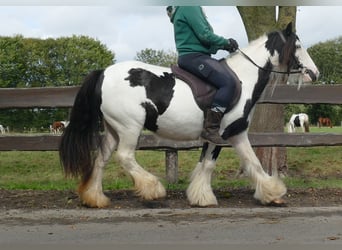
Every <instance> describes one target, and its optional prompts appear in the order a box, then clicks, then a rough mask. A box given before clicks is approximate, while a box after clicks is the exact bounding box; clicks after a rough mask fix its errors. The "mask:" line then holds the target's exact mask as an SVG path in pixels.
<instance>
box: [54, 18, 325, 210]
mask: <svg viewBox="0 0 342 250" xmlns="http://www.w3.org/2000/svg"><path fill="white" fill-rule="evenodd" d="M223 63H226V64H227V65H228V66H229V67H230V68H231V69H232V70H233V71H234V72H235V73H236V75H237V77H238V79H239V81H241V85H240V86H241V94H240V95H239V99H238V100H237V101H236V103H235V104H234V105H232V107H231V108H230V109H229V110H227V111H226V113H225V115H224V117H223V119H222V122H221V129H220V134H221V137H222V140H223V141H224V142H226V143H231V145H232V146H233V147H234V148H235V150H236V152H237V154H238V155H239V157H240V161H241V167H242V168H243V169H244V172H245V173H246V174H247V175H248V176H249V177H250V179H251V182H252V184H253V188H254V189H255V193H254V198H255V199H257V200H259V201H260V202H261V203H262V204H270V203H276V204H281V203H283V202H284V201H283V200H282V197H283V196H284V194H285V193H286V187H285V185H284V183H283V182H282V181H281V180H280V179H279V177H277V176H269V175H268V174H267V173H266V172H265V171H264V169H263V167H262V165H261V163H260V161H259V160H258V158H257V157H256V155H255V153H254V151H253V148H252V147H251V144H250V142H249V139H248V135H247V131H248V127H249V124H250V121H251V119H252V115H253V110H254V107H255V104H256V103H257V101H258V99H259V98H260V96H261V94H262V93H263V90H264V89H265V87H266V85H267V84H268V83H270V82H271V83H272V82H277V81H281V82H283V81H286V79H284V78H286V76H288V75H289V74H297V75H298V76H302V77H303V79H304V81H312V80H316V78H317V77H318V75H319V71H318V69H317V67H316V66H315V64H314V62H313V61H312V59H311V58H310V56H309V54H308V53H307V51H306V50H305V49H304V48H303V47H302V46H301V43H300V41H299V39H298V37H297V35H296V34H295V33H293V32H292V24H289V25H288V27H287V28H286V29H285V30H282V31H275V32H271V33H269V34H265V35H263V36H261V37H260V38H259V39H257V40H255V41H253V42H251V43H250V44H249V46H248V47H247V48H244V49H241V50H239V51H238V52H236V53H234V54H232V55H231V56H229V57H227V59H225V60H224V61H223ZM284 76H285V77H284ZM239 84H240V83H239ZM203 121H204V112H203V109H201V108H200V106H199V105H198V103H196V101H195V99H194V96H193V93H192V91H191V89H190V87H189V85H188V84H187V83H186V82H185V81H183V80H180V79H179V78H177V77H175V75H174V74H173V73H172V72H171V70H170V68H165V67H159V66H155V65H149V64H145V63H142V62H137V61H134V62H122V63H117V64H114V65H112V66H109V67H107V68H106V69H104V70H97V71H93V72H91V73H90V74H89V75H88V76H87V77H86V78H85V79H84V82H83V84H82V87H81V89H80V90H79V92H78V94H77V96H76V98H75V103H74V106H73V108H72V111H71V115H70V123H69V126H67V127H66V129H65V131H64V133H63V135H62V138H61V143H60V146H59V153H60V159H61V163H62V165H63V167H64V171H65V173H66V175H67V176H72V177H81V182H80V185H79V188H78V194H79V196H80V199H81V201H82V202H83V204H85V205H87V206H90V207H106V206H108V205H109V204H110V200H109V198H108V197H106V196H105V195H104V193H103V190H102V176H103V171H104V167H105V165H106V164H107V162H108V161H109V160H110V158H111V155H112V153H113V152H114V150H116V156H117V160H118V162H119V163H120V165H121V166H122V167H123V168H124V169H125V170H126V171H127V173H128V174H129V175H130V176H131V177H132V179H133V182H134V185H135V189H136V192H137V194H138V195H139V196H140V197H141V198H143V199H146V200H153V199H158V198H162V197H165V196H166V190H165V188H164V186H163V185H162V184H161V182H160V181H159V180H158V178H157V177H156V176H154V175H153V174H151V173H150V172H148V171H146V170H145V169H144V168H143V167H142V166H140V165H139V163H138V162H137V161H136V158H135V150H136V147H137V144H138V140H139V136H140V134H141V132H142V130H143V129H144V128H146V129H148V130H150V131H151V132H153V133H155V134H156V135H158V136H160V137H163V138H168V139H173V140H183V141H184V140H197V139H199V138H200V133H201V130H202V126H203ZM103 128H104V131H103V132H102V129H103ZM221 148H222V147H221V146H219V145H214V144H211V143H208V142H204V144H203V148H202V154H201V156H200V159H199V162H198V163H197V166H196V167H195V169H194V171H193V173H192V176H191V179H190V181H191V182H190V184H189V187H188V189H187V191H186V194H187V198H188V200H189V202H190V204H191V205H194V206H211V205H217V199H216V197H215V194H214V192H213V190H212V187H211V179H212V173H213V170H214V168H215V166H216V160H217V158H218V156H219V154H220V152H221ZM95 149H97V150H95Z"/></svg>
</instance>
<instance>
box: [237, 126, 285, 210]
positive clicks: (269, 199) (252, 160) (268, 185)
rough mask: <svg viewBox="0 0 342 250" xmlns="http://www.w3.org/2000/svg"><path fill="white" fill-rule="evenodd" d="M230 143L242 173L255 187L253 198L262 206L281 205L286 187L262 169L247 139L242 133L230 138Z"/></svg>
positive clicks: (245, 133)
mask: <svg viewBox="0 0 342 250" xmlns="http://www.w3.org/2000/svg"><path fill="white" fill-rule="evenodd" d="M230 142H231V143H232V145H233V147H234V148H235V149H236V152H237V153H238V155H239V156H240V160H241V166H242V167H243V168H244V172H245V173H246V174H247V175H248V176H249V177H250V178H251V179H252V182H253V184H254V187H255V193H254V198H255V199H257V200H259V201H260V202H261V203H262V204H269V203H277V204H280V203H282V202H283V201H282V199H281V197H282V196H283V195H285V193H286V187H285V185H284V183H283V182H282V181H281V180H280V179H279V177H278V176H269V175H268V174H267V173H266V172H265V171H264V170H263V168H262V166H261V164H260V161H259V159H258V158H257V157H256V155H255V153H254V151H253V149H252V147H251V144H250V142H249V140H248V137H247V132H243V133H241V134H239V135H236V136H234V137H232V138H230Z"/></svg>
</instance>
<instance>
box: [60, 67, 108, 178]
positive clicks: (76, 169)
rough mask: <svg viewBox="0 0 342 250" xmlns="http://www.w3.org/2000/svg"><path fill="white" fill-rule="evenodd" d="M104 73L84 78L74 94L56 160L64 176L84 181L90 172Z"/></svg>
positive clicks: (96, 142) (98, 140)
mask: <svg viewBox="0 0 342 250" xmlns="http://www.w3.org/2000/svg"><path fill="white" fill-rule="evenodd" d="M102 81H103V70H97V71H92V72H91V73H89V75H87V76H86V77H85V79H84V81H83V84H82V86H81V88H80V90H79V92H78V93H77V95H76V98H75V102H74V106H73V108H72V110H71V114H70V123H69V124H68V126H67V127H66V128H65V130H64V133H63V135H62V138H61V142H60V145H59V157H60V160H61V163H62V165H63V168H64V173H65V175H66V176H71V177H78V176H80V177H81V178H82V181H83V182H87V180H88V179H89V178H90V175H91V173H92V171H93V165H94V164H93V161H94V156H95V155H94V152H96V151H94V150H96V149H97V148H98V147H99V146H100V143H101V137H100V130H101V125H102V112H101V110H100V105H101V103H102V98H101V87H102Z"/></svg>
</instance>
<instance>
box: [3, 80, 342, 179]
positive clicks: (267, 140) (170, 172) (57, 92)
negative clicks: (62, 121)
mask: <svg viewBox="0 0 342 250" xmlns="http://www.w3.org/2000/svg"><path fill="white" fill-rule="evenodd" d="M78 90H79V87H59V88H25V89H22V88H20V89H17V88H15V89H7V88H3V89H0V109H10V108H33V107H37V108H52V107H53V108H57V107H58V108H61V107H72V105H73V103H74V98H75V95H76V93H77V91H78ZM272 92H273V93H272ZM259 103H273V104H287V103H295V104H310V103H324V104H342V84H341V85H329V86H327V85H304V86H302V88H301V89H300V90H297V87H296V86H287V85H278V86H277V87H276V88H275V89H274V91H272V86H269V87H267V88H266V90H265V91H264V94H263V96H262V97H261V99H260V100H259ZM249 138H250V141H251V144H252V145H253V146H254V147H270V146H276V147H314V146H339V145H342V134H334V133H314V134H313V133H306V134H302V133H294V134H288V133H250V134H249ZM59 140H60V136H56V135H35V136H17V135H8V134H7V135H6V134H5V135H2V136H0V151H12V150H18V151H54V150H57V149H58V143H59ZM201 146H202V143H201V142H200V141H172V140H165V139H159V138H156V137H154V136H153V135H141V137H140V140H139V144H138V149H139V150H156V149H157V150H164V151H165V153H166V177H167V180H168V181H169V182H171V183H174V182H176V181H177V170H178V155H177V152H178V151H179V150H189V149H197V148H199V147H201ZM225 146H227V147H230V146H231V145H230V144H228V143H227V144H226V145H225Z"/></svg>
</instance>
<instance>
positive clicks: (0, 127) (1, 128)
mask: <svg viewBox="0 0 342 250" xmlns="http://www.w3.org/2000/svg"><path fill="white" fill-rule="evenodd" d="M0 133H1V134H5V133H6V130H5V128H4V126H3V125H2V124H0Z"/></svg>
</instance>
